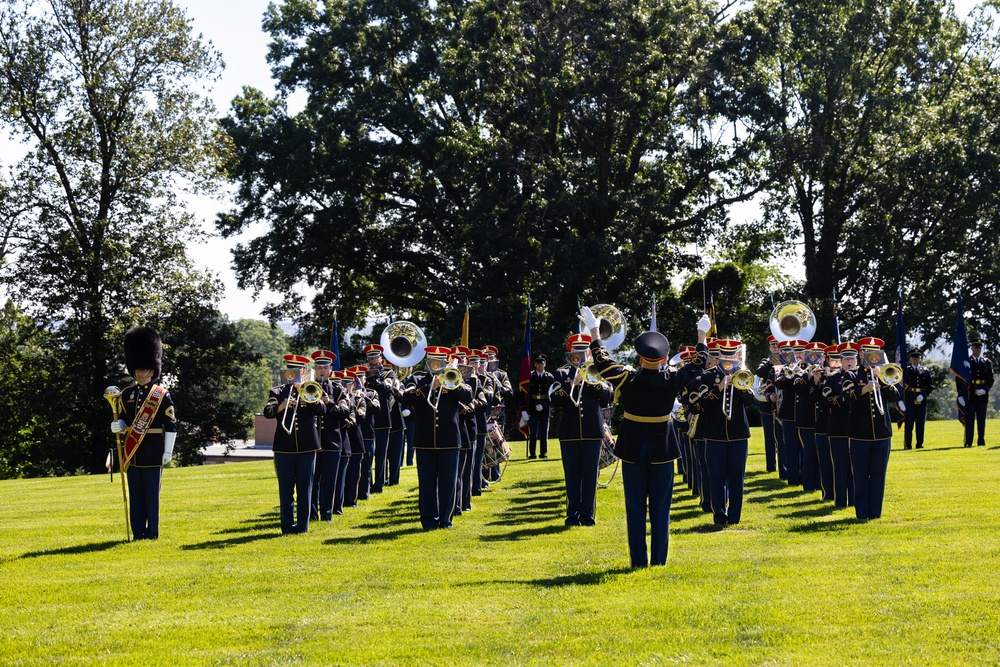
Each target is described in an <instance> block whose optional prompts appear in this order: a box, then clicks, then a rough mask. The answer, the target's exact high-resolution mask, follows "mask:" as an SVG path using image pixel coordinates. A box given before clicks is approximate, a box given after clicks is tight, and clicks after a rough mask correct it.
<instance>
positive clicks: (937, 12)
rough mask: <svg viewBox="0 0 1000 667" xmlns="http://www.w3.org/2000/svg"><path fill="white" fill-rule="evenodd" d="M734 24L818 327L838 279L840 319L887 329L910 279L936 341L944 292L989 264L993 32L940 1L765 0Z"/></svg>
mask: <svg viewBox="0 0 1000 667" xmlns="http://www.w3.org/2000/svg"><path fill="white" fill-rule="evenodd" d="M970 25H971V24H970ZM733 26H734V29H735V30H738V31H740V32H741V33H742V34H743V35H744V36H745V39H743V40H742V41H740V42H732V45H733V47H734V48H732V49H731V50H729V51H728V52H727V53H726V58H725V60H726V64H725V65H724V67H725V68H726V69H727V71H729V72H730V74H731V76H730V77H729V79H728V81H729V82H731V83H732V86H733V87H732V89H731V90H730V91H729V93H730V94H731V95H732V97H733V98H735V99H737V100H739V102H738V104H740V105H742V114H741V118H742V120H743V122H744V123H745V124H747V125H748V127H750V128H752V130H753V131H754V132H755V133H756V134H757V135H758V136H760V137H761V138H762V139H763V140H764V141H765V143H766V144H767V146H768V149H769V150H768V153H767V156H768V161H767V167H768V170H769V172H770V173H771V174H772V176H773V179H774V183H775V186H774V187H773V188H772V189H770V191H769V197H768V199H767V201H766V203H765V206H764V211H765V215H764V218H765V220H767V221H770V222H772V223H773V224H774V225H776V226H780V227H782V228H784V229H785V230H786V231H787V232H790V234H789V237H790V239H793V240H801V242H802V252H803V255H804V259H805V285H804V293H803V294H802V295H801V297H802V298H803V299H804V300H807V301H809V302H810V303H811V304H812V305H813V307H814V308H815V309H816V310H817V315H818V316H819V318H820V329H821V330H827V329H828V327H829V320H830V315H829V314H830V312H831V309H830V301H831V298H832V295H833V292H834V288H836V290H837V293H838V294H839V295H840V301H841V304H842V307H841V309H840V311H839V312H840V314H841V317H842V321H843V323H844V325H845V327H846V328H848V329H851V328H854V330H855V331H857V332H859V333H861V334H870V333H881V334H883V335H888V334H889V333H891V331H892V329H891V322H892V313H893V309H894V306H895V302H896V295H897V291H898V289H899V288H903V289H904V291H905V292H907V293H919V294H921V295H923V296H924V298H922V299H920V300H915V301H912V302H911V303H910V305H911V306H913V307H914V308H915V310H916V312H915V313H914V314H915V315H917V317H915V318H912V319H911V321H913V322H921V323H922V327H923V329H922V331H921V333H922V335H923V336H924V338H925V339H927V340H933V339H935V338H936V337H937V336H938V335H940V334H941V333H942V332H943V331H946V329H947V324H946V322H947V315H946V310H950V302H951V299H950V298H949V297H954V295H955V294H956V292H957V290H959V289H961V288H962V287H966V288H967V289H968V288H970V287H971V286H972V285H974V284H975V283H977V282H978V277H977V273H978V270H981V269H983V268H985V267H984V265H986V266H988V267H989V270H988V271H987V275H990V276H993V275H996V269H997V264H996V255H995V252H994V251H993V249H995V248H996V247H997V246H998V245H1000V229H998V228H997V227H996V225H992V224H989V221H990V220H992V219H994V215H995V210H996V193H997V187H996V186H997V184H998V183H997V179H998V170H997V169H996V156H997V155H998V154H1000V153H998V148H1000V144H998V143H997V140H998V134H997V132H996V118H997V111H998V110H1000V109H997V99H998V98H997V96H996V95H995V90H996V81H997V72H996V69H995V63H996V58H995V48H994V46H993V44H992V42H991V39H990V37H989V35H988V34H987V33H988V30H987V31H986V32H984V33H982V34H980V35H978V36H977V35H974V34H970V31H969V26H968V25H966V24H963V23H962V22H961V21H960V20H958V19H957V18H956V16H955V14H954V11H953V10H952V9H951V5H950V3H948V2H947V1H946V0H805V1H804V2H798V1H796V2H791V1H789V0H760V1H758V2H756V3H755V4H754V5H753V6H752V7H750V8H748V9H746V10H745V11H743V12H741V13H739V14H738V15H737V16H736V17H735V19H734V21H733ZM755 82H756V83H755ZM984 253H985V255H986V256H985V257H984ZM977 289H978V286H977ZM992 292H993V294H992V295H991V299H993V301H992V302H991V303H992V304H998V302H997V301H995V299H996V296H997V295H996V293H995V292H996V290H992ZM993 310H994V312H996V309H995V308H994V309H993ZM993 319H994V321H996V318H995V317H994V318H993Z"/></svg>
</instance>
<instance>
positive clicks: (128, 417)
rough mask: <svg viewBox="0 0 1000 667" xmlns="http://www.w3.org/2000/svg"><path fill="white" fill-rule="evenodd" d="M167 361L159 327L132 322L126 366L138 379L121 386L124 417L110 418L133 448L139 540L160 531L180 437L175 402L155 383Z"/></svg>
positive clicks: (133, 511)
mask: <svg viewBox="0 0 1000 667" xmlns="http://www.w3.org/2000/svg"><path fill="white" fill-rule="evenodd" d="M162 360H163V343H162V341H161V340H160V334H159V333H158V332H157V331H156V330H155V329H151V328H149V327H133V328H131V329H129V330H128V331H127V332H126V333H125V368H126V369H127V370H128V372H129V375H131V376H132V377H133V379H135V382H136V383H135V384H134V385H132V386H131V387H127V388H126V389H125V390H124V391H122V394H121V402H122V414H121V418H120V419H118V420H117V421H114V422H112V423H111V432H112V433H122V432H124V433H125V434H126V438H125V444H126V452H132V454H131V457H130V458H129V460H128V461H127V462H126V465H127V466H128V470H127V472H126V473H125V476H126V477H127V479H128V493H129V501H130V502H129V523H130V524H131V526H132V537H133V539H136V540H155V539H156V538H158V537H159V536H160V481H161V479H162V475H163V466H165V465H166V464H167V463H169V462H170V458H171V457H172V456H173V451H174V442H175V440H176V439H177V417H176V415H175V414H174V401H173V399H172V398H171V397H170V392H169V391H167V390H166V389H164V388H163V387H161V386H159V385H156V384H154V383H155V382H156V381H157V380H159V379H160V373H161V365H162ZM138 416H141V418H140V419H137V417H138ZM135 443H138V444H135ZM133 445H134V447H133Z"/></svg>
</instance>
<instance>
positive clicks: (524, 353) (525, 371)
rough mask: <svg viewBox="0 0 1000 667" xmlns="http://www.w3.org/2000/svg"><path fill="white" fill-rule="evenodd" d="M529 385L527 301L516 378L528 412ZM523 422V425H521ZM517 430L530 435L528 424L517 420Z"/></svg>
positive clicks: (528, 320) (529, 404) (528, 314)
mask: <svg viewBox="0 0 1000 667" xmlns="http://www.w3.org/2000/svg"><path fill="white" fill-rule="evenodd" d="M530 383H531V300H530V299H529V300H528V311H527V312H526V313H525V314H524V346H523V347H522V348H521V375H520V377H519V378H518V382H517V386H518V387H520V388H521V395H522V397H523V398H524V401H523V402H522V405H524V409H525V410H528V409H529V407H530V406H531V403H530V402H529V401H530V397H529V395H528V386H529V384H530ZM522 422H523V423H522ZM517 430H518V431H520V432H521V435H523V436H524V437H525V439H527V438H528V436H529V435H530V431H529V427H528V423H527V422H526V421H525V420H523V419H522V420H519V421H518V425H517Z"/></svg>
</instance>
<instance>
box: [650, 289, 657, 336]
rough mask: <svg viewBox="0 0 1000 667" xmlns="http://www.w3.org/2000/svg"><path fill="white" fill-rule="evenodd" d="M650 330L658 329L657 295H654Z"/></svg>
mask: <svg viewBox="0 0 1000 667" xmlns="http://www.w3.org/2000/svg"><path fill="white" fill-rule="evenodd" d="M649 330H650V331H656V295H655V294H654V295H653V307H652V309H651V314H650V316H649Z"/></svg>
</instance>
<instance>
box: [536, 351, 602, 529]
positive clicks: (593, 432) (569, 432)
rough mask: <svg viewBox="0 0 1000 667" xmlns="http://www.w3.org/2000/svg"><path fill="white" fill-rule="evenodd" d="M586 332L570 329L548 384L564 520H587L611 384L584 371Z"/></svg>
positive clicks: (590, 515)
mask: <svg viewBox="0 0 1000 667" xmlns="http://www.w3.org/2000/svg"><path fill="white" fill-rule="evenodd" d="M590 343H591V338H590V336H589V335H588V334H582V333H581V334H573V335H572V336H570V337H569V340H567V342H566V361H567V364H566V365H565V366H562V367H560V368H558V369H556V372H555V373H554V374H553V376H554V378H555V381H554V382H553V383H552V386H551V388H550V390H549V395H550V397H551V398H552V405H554V406H559V407H560V408H561V414H562V416H561V418H560V420H559V446H560V451H561V453H562V454H561V457H562V464H563V474H564V476H565V478H566V520H565V523H566V525H567V526H593V525H594V521H595V515H596V507H597V476H598V473H599V471H600V468H599V464H600V458H601V443H602V442H603V439H604V408H606V407H608V406H610V405H611V398H612V392H611V385H610V384H608V383H607V382H604V381H603V380H601V379H600V376H597V375H591V376H589V377H588V375H587V368H586V366H587V362H589V361H590Z"/></svg>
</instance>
